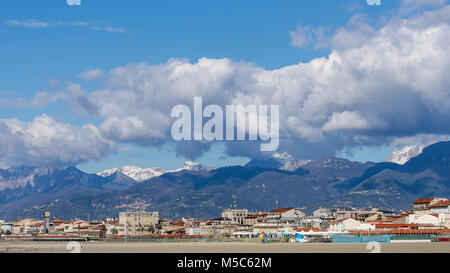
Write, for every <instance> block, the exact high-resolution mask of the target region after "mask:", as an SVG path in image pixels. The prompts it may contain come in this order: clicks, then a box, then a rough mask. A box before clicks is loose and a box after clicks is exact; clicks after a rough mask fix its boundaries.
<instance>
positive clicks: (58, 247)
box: [0, 241, 450, 253]
mask: <svg viewBox="0 0 450 273" xmlns="http://www.w3.org/2000/svg"><path fill="white" fill-rule="evenodd" d="M78 246H79V249H78ZM77 250H79V252H80V253H370V252H371V251H372V248H370V247H368V245H367V244H365V243H342V244H337V243H289V244H286V243H268V244H258V243H245V242H127V243H124V242H81V243H72V244H70V245H68V243H67V242H31V241H0V253H70V252H71V251H75V252H78V251H77ZM379 250H380V252H381V253H450V243H448V242H446V243H386V244H380V249H379Z"/></svg>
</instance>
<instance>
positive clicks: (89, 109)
mask: <svg viewBox="0 0 450 273" xmlns="http://www.w3.org/2000/svg"><path fill="white" fill-rule="evenodd" d="M67 91H68V92H69V93H70V94H71V95H72V99H71V101H72V108H73V109H74V110H75V112H77V113H78V114H87V115H88V116H90V117H97V116H98V106H97V105H96V104H95V103H94V102H92V101H91V99H90V98H89V97H88V96H87V95H85V92H84V91H83V89H81V86H80V85H79V84H76V83H73V82H68V83H67Z"/></svg>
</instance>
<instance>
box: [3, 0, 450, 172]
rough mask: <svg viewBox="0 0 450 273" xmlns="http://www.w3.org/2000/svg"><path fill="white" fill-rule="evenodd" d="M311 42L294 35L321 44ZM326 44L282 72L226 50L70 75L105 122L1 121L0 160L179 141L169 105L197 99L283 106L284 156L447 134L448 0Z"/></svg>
mask: <svg viewBox="0 0 450 273" xmlns="http://www.w3.org/2000/svg"><path fill="white" fill-rule="evenodd" d="M302 31H303V29H300V31H298V33H300V34H304V33H303V32H302ZM298 33H297V34H298ZM306 36H308V34H306ZM299 37H300V38H301V35H300V36H299ZM302 39H303V40H302ZM314 39H315V38H313V39H312V41H311V40H308V37H306V38H301V39H300V40H299V41H297V43H298V46H301V47H304V46H308V45H313V44H314V43H315V42H314ZM329 41H330V42H329V44H328V45H329V46H331V48H330V49H331V53H330V54H329V55H328V56H326V57H323V58H317V59H313V60H311V61H309V62H305V63H298V64H295V65H291V66H285V67H281V68H279V69H274V70H267V69H264V68H262V67H258V66H256V65H254V64H252V63H246V62H235V61H232V60H230V59H227V58H224V59H209V58H200V59H199V60H197V61H195V62H193V63H192V62H190V61H189V60H185V59H172V60H169V61H167V62H166V63H163V64H159V65H148V64H146V63H137V64H128V65H125V66H122V67H118V68H115V69H113V70H111V71H109V72H108V73H107V74H106V75H105V77H106V78H107V85H106V87H105V89H102V90H96V91H91V92H88V91H86V90H83V88H82V87H81V85H79V84H76V83H72V82H68V83H67V91H68V93H69V94H70V96H71V103H72V107H73V109H74V110H75V111H76V112H77V113H81V114H86V115H88V116H90V117H95V118H97V119H99V120H101V124H100V126H99V128H98V129H97V128H96V127H94V126H92V125H85V126H83V127H81V128H78V127H75V126H72V125H68V124H63V123H58V122H56V121H54V120H53V119H51V118H49V117H46V116H42V117H38V118H36V119H35V120H33V121H32V122H20V121H17V120H3V121H1V122H0V134H1V135H0V136H1V138H0V139H1V140H0V141H1V142H0V152H1V153H2V154H3V155H5V156H2V157H1V160H2V164H14V163H19V162H20V164H32V163H34V162H38V161H37V158H39V159H41V158H42V162H43V163H46V162H48V163H50V162H52V161H53V162H57V163H59V164H66V163H67V162H70V163H73V162H81V161H84V160H88V159H92V158H99V157H101V156H102V155H104V154H107V153H108V152H110V151H111V150H114V144H113V141H115V142H120V143H135V144H138V145H143V146H152V145H162V144H164V143H173V140H172V138H171V136H170V129H171V125H172V123H173V122H174V120H173V119H172V118H171V117H170V111H171V109H172V107H173V106H175V105H177V104H187V105H192V104H193V99H194V97H195V96H201V97H202V98H203V104H204V105H208V104H217V105H220V106H222V107H225V105H228V104H243V105H248V104H266V105H279V110H280V134H281V139H280V147H279V150H278V151H277V152H278V153H282V152H285V151H288V152H289V153H291V154H293V155H294V156H295V157H297V158H299V159H316V158H321V157H323V156H327V155H330V154H334V153H336V152H337V151H340V150H343V149H350V148H352V147H356V146H370V145H386V144H390V143H394V141H396V140H397V143H399V142H402V141H403V142H405V141H406V140H408V139H412V138H416V139H418V138H420V137H421V136H440V137H443V138H445V137H446V136H449V135H450V127H449V126H448V120H449V119H450V88H449V87H450V78H449V77H448V71H449V69H450V51H449V50H448V49H449V47H448V45H449V44H450V6H443V7H440V8H438V9H435V10H427V11H424V12H421V13H414V14H413V15H410V16H406V17H405V16H401V17H400V16H393V17H392V18H390V19H388V20H387V21H386V22H384V23H383V24H382V25H381V26H377V27H373V26H371V25H370V24H369V23H367V22H365V21H364V18H363V17H354V18H352V20H351V21H350V22H349V23H348V24H347V25H346V26H345V27H343V28H341V29H338V30H337V31H336V33H335V34H334V35H333V37H331V38H330V40H329ZM33 128H34V129H33ZM47 134H48V135H47ZM94 146H95V147H94ZM10 147H12V148H10ZM74 147H75V148H74ZM210 147H211V143H208V142H188V143H186V142H178V143H177V146H176V149H175V151H176V153H177V154H178V155H182V156H185V157H188V158H191V159H193V158H196V157H199V156H201V155H202V154H203V153H204V152H206V151H207V150H208V149H209V148H210ZM46 149H47V150H46ZM226 151H227V153H228V154H229V155H233V156H249V157H257V156H261V153H260V152H259V144H258V143H255V142H226ZM39 154H41V157H38V155H39Z"/></svg>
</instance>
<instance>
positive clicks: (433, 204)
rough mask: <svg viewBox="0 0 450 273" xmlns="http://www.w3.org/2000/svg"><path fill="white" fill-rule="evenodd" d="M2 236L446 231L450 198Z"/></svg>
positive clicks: (152, 219)
mask: <svg viewBox="0 0 450 273" xmlns="http://www.w3.org/2000/svg"><path fill="white" fill-rule="evenodd" d="M0 226H1V229H0V233H1V234H3V235H37V234H64V235H77V236H90V237H98V238H114V237H124V236H156V235H175V236H180V235H189V236H202V237H229V236H236V235H238V234H255V233H261V232H265V233H291V232H296V231H308V230H312V231H325V232H338V233H346V232H347V233H351V232H388V231H402V232H404V231H407V230H410V231H418V232H419V231H421V230H449V229H450V201H449V200H447V199H445V198H421V199H418V200H416V201H414V203H413V211H402V212H400V213H396V212H392V211H386V210H379V209H377V208H372V209H366V210H364V209H343V208H332V209H331V208H319V209H317V210H316V211H314V212H313V213H312V215H306V214H305V213H303V212H302V211H301V210H300V209H298V208H291V207H289V208H277V209H274V210H271V211H267V212H266V211H259V212H249V211H248V210H247V209H226V210H224V211H223V212H222V214H221V217H219V218H215V219H203V220H198V219H193V218H186V217H184V218H182V219H181V220H177V221H174V220H169V219H161V218H160V217H159V213H158V212H145V211H135V212H121V213H119V218H107V219H103V220H98V221H84V220H80V219H75V220H71V221H63V220H59V219H53V220H49V219H47V220H38V219H30V218H24V219H18V220H16V221H14V222H12V223H5V222H1V221H0Z"/></svg>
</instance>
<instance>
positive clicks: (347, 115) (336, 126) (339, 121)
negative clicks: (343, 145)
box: [322, 111, 369, 131]
mask: <svg viewBox="0 0 450 273" xmlns="http://www.w3.org/2000/svg"><path fill="white" fill-rule="evenodd" d="M368 127H369V123H368V122H367V120H366V119H365V118H363V117H362V116H361V115H360V114H359V113H358V112H350V111H344V112H342V113H336V112H335V113H333V114H332V115H331V117H330V119H329V120H328V121H327V122H326V123H325V125H324V126H323V127H322V130H323V131H336V130H346V129H366V128H368Z"/></svg>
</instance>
